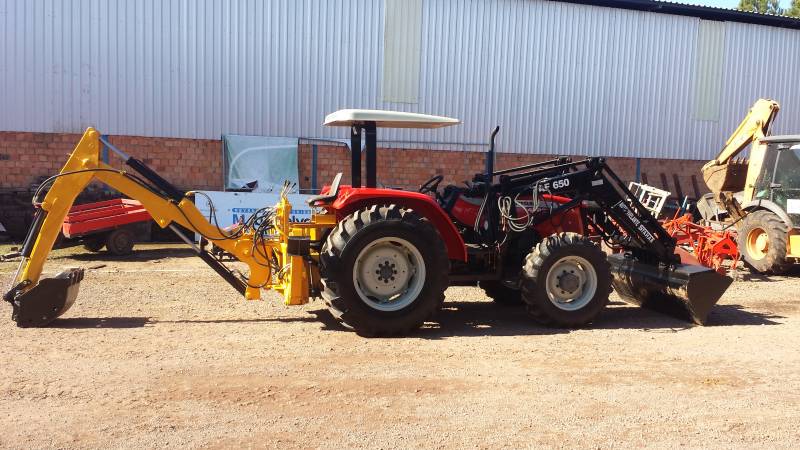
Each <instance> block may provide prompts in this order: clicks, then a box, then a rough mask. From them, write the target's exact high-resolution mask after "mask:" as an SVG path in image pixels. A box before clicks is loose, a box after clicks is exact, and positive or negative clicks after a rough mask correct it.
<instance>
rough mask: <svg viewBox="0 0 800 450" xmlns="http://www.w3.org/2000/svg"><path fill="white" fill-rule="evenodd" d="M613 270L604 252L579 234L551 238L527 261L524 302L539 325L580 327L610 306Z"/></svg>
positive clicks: (537, 248)
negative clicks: (607, 305) (609, 298)
mask: <svg viewBox="0 0 800 450" xmlns="http://www.w3.org/2000/svg"><path fill="white" fill-rule="evenodd" d="M610 294H611V268H610V265H609V264H608V260H607V259H606V255H605V253H603V251H602V250H601V249H600V248H599V247H598V246H597V245H595V244H594V243H593V242H592V241H590V240H589V239H588V238H586V237H584V236H581V235H579V234H577V233H559V234H555V235H552V236H548V237H547V238H545V239H544V240H543V241H542V242H540V243H539V244H537V245H536V247H534V249H533V251H532V252H531V253H529V254H528V256H527V257H526V258H525V266H524V267H523V270H522V299H523V300H524V301H525V304H526V307H527V310H528V313H529V314H530V315H531V316H532V317H533V318H534V319H535V320H536V321H538V322H540V323H542V324H544V325H548V326H556V327H569V328H574V327H581V326H583V325H586V324H588V323H590V322H591V321H593V320H594V319H595V318H596V317H597V315H598V314H600V312H601V311H602V310H603V308H605V306H606V304H608V296H609V295H610Z"/></svg>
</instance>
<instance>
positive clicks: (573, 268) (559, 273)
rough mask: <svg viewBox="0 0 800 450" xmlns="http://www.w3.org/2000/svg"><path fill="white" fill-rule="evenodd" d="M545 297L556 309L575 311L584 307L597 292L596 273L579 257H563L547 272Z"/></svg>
mask: <svg viewBox="0 0 800 450" xmlns="http://www.w3.org/2000/svg"><path fill="white" fill-rule="evenodd" d="M546 284H547V286H546V287H547V297H548V298H549V299H550V302H551V303H552V304H553V305H555V306H556V307H557V308H559V309H562V310H564V311H576V310H579V309H581V308H583V307H584V306H586V305H587V304H588V303H589V302H590V301H591V300H592V298H593V297H594V294H595V292H596V291H597V272H596V271H595V269H594V266H592V264H591V263H589V261H588V260H587V259H585V258H582V257H580V256H565V257H563V258H561V259H559V260H558V261H556V262H555V264H553V265H552V266H551V267H550V270H548V271H547V281H546Z"/></svg>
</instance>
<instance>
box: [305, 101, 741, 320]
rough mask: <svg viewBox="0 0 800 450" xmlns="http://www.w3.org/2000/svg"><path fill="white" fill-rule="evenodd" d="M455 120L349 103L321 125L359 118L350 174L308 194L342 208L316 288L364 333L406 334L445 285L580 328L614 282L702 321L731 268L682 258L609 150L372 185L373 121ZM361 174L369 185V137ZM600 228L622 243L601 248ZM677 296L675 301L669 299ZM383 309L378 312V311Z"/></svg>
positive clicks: (351, 123) (427, 124) (626, 294)
mask: <svg viewBox="0 0 800 450" xmlns="http://www.w3.org/2000/svg"><path fill="white" fill-rule="evenodd" d="M456 123H458V121H457V120H455V119H449V118H444V117H436V116H423V115H418V114H408V113H389V112H384V111H363V110H342V111H338V112H336V113H333V114H331V115H329V116H328V117H327V118H326V121H325V124H326V125H338V126H347V127H350V129H351V139H352V142H351V144H352V145H351V149H352V161H351V176H352V182H351V185H349V186H342V185H340V183H339V182H340V180H341V174H339V175H338V176H337V177H336V179H335V180H334V182H333V183H332V185H331V186H330V187H329V188H326V189H325V190H324V192H323V194H322V195H320V196H319V197H316V198H314V199H312V200H311V201H310V204H311V205H313V206H316V207H320V208H324V209H325V210H327V211H328V212H333V213H334V214H335V215H336V222H337V225H336V227H334V228H333V229H332V230H331V232H330V234H329V235H328V236H327V239H326V240H325V241H324V242H320V243H319V245H320V273H321V277H322V282H323V283H322V284H323V286H324V289H323V290H322V297H323V298H324V299H325V301H326V302H327V304H328V305H329V307H330V308H331V310H332V311H333V312H334V314H335V315H336V316H337V317H338V318H340V319H341V320H342V321H344V322H345V323H347V324H348V325H350V326H352V327H353V328H355V329H357V330H362V331H365V332H367V333H369V334H386V333H389V334H393V333H404V332H407V331H408V330H411V329H414V328H416V327H418V326H420V325H421V324H422V323H423V321H425V320H427V319H429V318H430V317H431V316H432V315H433V314H434V312H436V311H437V310H438V309H439V307H440V306H441V304H442V301H443V300H444V291H445V289H446V288H447V287H448V286H449V285H456V284H457V285H475V284H476V283H478V284H479V285H480V286H481V287H482V288H483V289H484V290H485V291H486V293H487V295H489V296H490V297H491V298H492V299H494V301H496V302H498V303H503V304H517V303H524V304H525V305H526V307H527V310H528V312H529V313H530V314H531V316H533V318H535V319H536V320H538V321H539V322H542V323H544V324H548V325H555V326H564V327H577V326H581V325H585V324H587V323H589V322H591V321H592V320H593V319H594V318H595V317H596V316H597V315H598V314H599V313H600V312H601V311H602V310H603V308H604V307H605V306H606V304H607V303H608V297H609V294H610V292H611V288H612V281H613V284H614V285H615V287H616V288H617V291H618V293H619V294H620V295H621V296H622V297H623V298H624V299H626V300H629V301H633V302H635V303H637V304H640V305H647V306H655V307H656V308H657V309H670V310H673V311H675V312H677V313H678V314H680V315H681V316H683V317H688V318H690V319H691V320H693V321H694V322H697V323H703V322H704V321H705V319H706V316H707V314H708V311H709V310H710V309H711V307H712V306H713V305H714V304H715V303H716V301H717V300H718V299H719V298H720V296H721V295H722V293H723V292H724V291H725V290H726V289H727V287H728V285H729V284H730V282H731V280H730V278H727V277H724V276H720V275H718V274H716V273H714V272H713V271H711V270H707V269H706V268H704V267H700V266H696V265H685V264H681V261H680V258H679V257H678V256H677V255H676V254H675V241H674V240H673V239H672V238H671V237H670V236H669V235H668V234H667V233H666V231H664V229H663V228H661V226H660V225H659V223H658V222H657V221H656V220H655V219H654V218H653V217H652V216H651V215H650V214H649V213H648V212H647V210H646V209H645V208H644V207H643V206H642V205H641V204H640V203H639V202H638V200H637V199H636V198H635V196H633V194H632V193H631V192H630V191H628V189H627V188H626V187H625V185H624V184H623V183H622V182H621V181H620V179H619V178H618V177H617V176H616V175H615V174H614V173H613V172H612V171H611V169H610V168H609V167H608V166H607V165H606V164H605V162H604V160H603V159H601V158H588V159H584V160H581V161H575V162H573V161H571V160H569V159H568V158H563V157H562V158H555V159H552V160H549V161H544V162H540V163H534V164H528V165H524V166H519V167H514V168H509V169H504V170H494V167H493V165H494V146H495V145H494V141H495V136H496V134H497V132H498V131H499V128H497V129H495V130H494V132H493V133H492V136H491V143H490V149H489V151H488V153H487V158H486V172H485V173H482V174H477V175H475V177H474V178H473V180H472V181H471V182H466V183H465V184H464V185H463V186H455V185H448V186H446V187H444V188H443V189H441V190H440V189H439V184H440V183H441V182H442V180H443V177H442V176H441V175H436V176H434V177H432V178H431V179H429V180H428V181H427V182H425V183H424V184H423V185H422V186H420V188H419V192H408V191H401V190H395V189H382V188H377V187H376V169H375V166H376V164H375V161H376V155H375V152H376V146H377V143H376V137H375V130H376V128H377V127H379V126H383V127H414V128H436V127H441V126H447V125H453V124H456ZM362 130H363V135H364V136H365V137H366V145H365V150H366V158H365V161H366V184H365V186H363V187H353V186H361V180H360V174H361V155H360V149H361V136H362ZM590 230H592V233H591V234H596V235H597V236H598V237H599V238H601V239H604V240H606V241H607V242H609V243H611V244H613V245H614V246H616V247H621V248H623V249H625V250H626V251H625V253H622V254H617V255H612V256H610V257H608V258H607V257H606V255H605V253H604V252H603V251H602V250H601V248H600V246H599V245H598V243H597V242H594V241H593V240H592V239H590V238H589V235H590ZM675 306H677V308H675ZM378 318H380V319H378Z"/></svg>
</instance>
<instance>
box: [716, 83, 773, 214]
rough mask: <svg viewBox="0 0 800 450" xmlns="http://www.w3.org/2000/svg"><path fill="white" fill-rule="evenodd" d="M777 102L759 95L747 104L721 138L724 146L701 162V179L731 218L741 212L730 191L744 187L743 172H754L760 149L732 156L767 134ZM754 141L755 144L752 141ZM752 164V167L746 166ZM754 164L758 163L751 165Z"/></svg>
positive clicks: (756, 171)
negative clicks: (747, 155)
mask: <svg viewBox="0 0 800 450" xmlns="http://www.w3.org/2000/svg"><path fill="white" fill-rule="evenodd" d="M779 109H780V106H779V105H778V102H776V101H774V100H765V99H759V100H758V101H756V103H755V104H754V105H753V107H752V108H750V111H749V112H748V113H747V116H746V117H745V118H744V120H742V122H741V123H740V124H739V126H738V127H737V128H736V131H734V132H733V134H732V135H731V136H730V137H729V138H728V141H727V142H725V147H723V149H722V151H720V152H719V154H718V155H717V157H716V158H714V159H712V160H711V161H709V162H707V163H706V164H705V165H703V169H702V171H703V180H705V182H706V185H707V186H708V188H709V189H710V190H711V192H712V193H713V194H714V199H715V200H716V202H717V204H719V206H720V207H721V208H723V209H724V210H726V211H728V212H729V213H730V214H731V215H732V216H733V218H734V219H739V218H741V217H743V216H744V212H743V211H742V210H741V207H740V206H739V203H738V202H737V201H736V200H734V199H733V193H734V192H739V191H742V190H744V189H745V185H746V184H747V182H748V180H747V174H748V171H749V172H750V173H758V172H759V170H758V169H760V167H761V159H762V158H761V156H763V155H762V154H761V153H759V152H758V149H755V148H754V149H753V152H751V153H752V154H751V159H750V162H748V161H747V160H746V159H734V158H736V156H737V155H738V154H739V153H741V152H742V151H743V150H744V149H745V148H747V146H748V145H750V144H751V143H757V142H758V141H759V139H761V138H763V137H765V136H767V134H769V127H770V126H771V125H772V122H773V121H774V120H775V117H776V116H777V115H778V110H779ZM754 145H755V144H754ZM750 165H753V166H754V167H750ZM755 166H758V167H755Z"/></svg>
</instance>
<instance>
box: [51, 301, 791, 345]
mask: <svg viewBox="0 0 800 450" xmlns="http://www.w3.org/2000/svg"><path fill="white" fill-rule="evenodd" d="M308 313H309V314H310V316H302V317H264V318H250V319H249V318H242V319H186V320H157V319H150V318H148V317H104V318H103V317H98V318H91V317H76V318H62V319H57V320H56V321H54V322H53V323H52V324H51V325H50V327H51V328H137V327H143V326H145V325H158V324H160V323H189V324H192V323H195V324H220V323H222V324H224V323H231V324H236V323H295V322H307V323H319V324H320V325H322V330H323V331H348V332H349V331H350V330H349V329H348V328H347V327H345V326H344V325H342V324H341V323H340V322H339V321H338V320H336V318H335V317H333V315H332V314H331V313H330V311H328V310H327V309H315V310H311V311H309V312H308ZM782 318H784V317H783V316H780V315H776V314H773V313H760V312H754V311H748V310H746V309H744V307H743V306H741V305H717V306H715V307H714V310H713V311H712V312H711V314H710V315H709V317H708V322H707V324H706V326H707V327H717V326H734V325H738V326H748V325H778V324H779V322H776V321H775V320H776V319H782ZM693 326H694V325H692V324H690V323H688V322H686V321H684V320H680V319H677V318H674V317H670V316H667V315H665V314H662V313H658V312H655V311H651V310H649V309H645V308H639V307H635V306H628V305H627V304H625V303H619V302H614V303H612V305H611V307H609V308H606V310H605V311H603V313H602V314H601V315H600V317H599V318H598V319H597V320H596V321H595V322H594V323H592V324H591V325H590V326H588V327H586V329H597V330H614V329H617V330H619V329H633V330H643V331H650V332H665V333H674V332H678V331H682V330H686V329H689V328H692V327H693ZM570 331H571V330H570V329H567V328H551V327H546V326H543V325H540V324H538V323H537V322H535V321H534V320H533V319H531V318H530V317H529V316H528V315H527V313H526V312H525V309H524V308H523V307H521V306H500V305H496V304H494V303H493V302H445V304H444V307H443V308H442V310H441V311H440V312H439V314H437V315H436V317H435V318H434V320H433V321H431V322H428V323H426V324H425V325H424V326H423V327H422V328H421V329H420V330H417V331H415V332H413V333H412V334H411V336H412V337H419V338H423V339H442V338H446V337H455V336H467V337H469V336H527V335H551V334H562V333H569V332H570Z"/></svg>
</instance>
